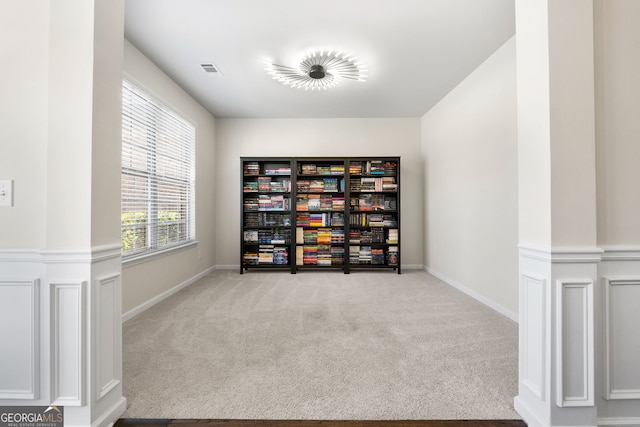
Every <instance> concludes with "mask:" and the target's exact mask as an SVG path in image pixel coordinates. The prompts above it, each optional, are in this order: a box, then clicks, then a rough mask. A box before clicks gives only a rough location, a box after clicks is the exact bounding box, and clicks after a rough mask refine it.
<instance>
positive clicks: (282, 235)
mask: <svg viewBox="0 0 640 427" xmlns="http://www.w3.org/2000/svg"><path fill="white" fill-rule="evenodd" d="M243 237H244V242H245V243H266V244H274V245H276V244H288V243H290V242H291V229H290V228H276V229H262V230H244V232H243Z"/></svg>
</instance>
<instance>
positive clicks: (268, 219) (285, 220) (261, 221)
mask: <svg viewBox="0 0 640 427" xmlns="http://www.w3.org/2000/svg"><path fill="white" fill-rule="evenodd" d="M244 226H245V227H291V215H290V214H282V213H269V212H246V213H245V214H244Z"/></svg>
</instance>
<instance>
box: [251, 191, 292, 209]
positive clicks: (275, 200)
mask: <svg viewBox="0 0 640 427" xmlns="http://www.w3.org/2000/svg"><path fill="white" fill-rule="evenodd" d="M290 200H291V199H290V198H288V197H284V196H281V195H275V196H273V195H268V194H260V195H259V196H258V197H257V198H256V197H251V198H246V199H245V200H244V202H243V206H244V210H245V211H288V210H290V209H291V204H290Z"/></svg>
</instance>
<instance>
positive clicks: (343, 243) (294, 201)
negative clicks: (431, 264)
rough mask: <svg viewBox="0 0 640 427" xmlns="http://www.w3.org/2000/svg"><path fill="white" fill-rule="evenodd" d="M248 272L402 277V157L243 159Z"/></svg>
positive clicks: (243, 240) (243, 238)
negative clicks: (373, 272)
mask: <svg viewBox="0 0 640 427" xmlns="http://www.w3.org/2000/svg"><path fill="white" fill-rule="evenodd" d="M240 162H241V165H240V169H241V171H242V176H241V186H242V190H241V191H242V197H241V216H242V219H241V249H240V260H241V267H240V272H241V273H243V272H244V271H246V270H248V269H287V270H290V272H291V273H296V272H297V271H300V270H327V269H330V270H336V269H337V270H342V271H343V272H344V273H349V272H351V271H352V270H358V269H361V270H367V269H390V270H395V271H397V272H398V274H400V272H401V271H400V174H399V171H400V158H399V157H357V158H356V157H304V158H302V157H283V158H272V157H262V158H260V157H243V158H241V159H240Z"/></svg>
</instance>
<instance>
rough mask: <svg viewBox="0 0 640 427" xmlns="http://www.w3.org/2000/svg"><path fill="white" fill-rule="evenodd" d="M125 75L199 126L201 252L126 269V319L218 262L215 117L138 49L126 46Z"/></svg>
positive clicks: (186, 252) (187, 251)
mask: <svg viewBox="0 0 640 427" xmlns="http://www.w3.org/2000/svg"><path fill="white" fill-rule="evenodd" d="M124 72H125V75H126V77H127V78H129V79H131V80H132V81H133V82H135V83H137V84H138V85H139V86H140V87H142V88H143V89H145V90H147V91H148V92H149V93H151V94H152V95H153V96H155V97H156V98H157V99H159V100H160V101H162V102H163V103H165V104H166V105H168V106H170V107H172V108H174V109H175V110H176V111H177V112H178V113H179V114H180V115H182V116H183V117H185V118H186V119H187V120H189V121H191V122H192V123H193V124H194V125H195V126H196V239H197V240H198V241H199V243H198V244H197V246H196V247H192V248H189V249H185V250H182V251H178V252H173V253H171V254H170V255H167V256H163V257H160V258H157V259H154V260H151V261H148V262H145V263H142V264H136V265H126V264H125V265H124V266H123V283H122V292H123V296H122V304H123V312H124V313H125V314H126V313H127V312H130V311H131V310H133V309H135V308H136V307H138V306H140V305H142V304H145V303H147V302H148V301H150V300H152V299H153V298H157V297H158V296H160V295H162V294H163V293H165V292H168V291H171V290H172V289H173V288H174V287H176V286H178V285H180V284H184V283H186V282H189V281H190V280H192V279H193V278H195V277H197V276H198V275H200V274H201V273H203V272H206V271H207V270H208V269H210V268H212V267H213V266H214V261H215V246H214V244H215V241H216V236H215V212H214V206H215V191H214V182H215V178H216V177H215V176H214V170H215V166H214V162H215V150H214V146H215V118H214V117H213V116H212V115H211V114H210V113H209V112H208V111H206V110H205V109H204V108H203V107H202V106H201V105H200V104H198V103H197V102H196V101H195V100H194V99H193V98H191V97H190V96H189V95H188V94H187V93H186V92H185V91H184V90H182V89H181V88H180V87H179V86H178V85H177V84H175V83H174V82H173V81H172V80H171V79H170V78H169V77H168V76H167V75H165V74H164V73H163V72H162V71H161V70H160V69H159V68H158V67H156V66H155V65H154V64H153V63H152V62H151V61H149V60H148V59H147V58H146V57H145V56H144V55H143V54H142V53H141V52H140V51H139V50H138V49H136V48H135V47H134V46H133V45H132V44H130V43H129V42H127V41H125V46H124Z"/></svg>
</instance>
